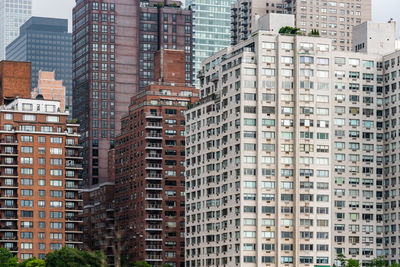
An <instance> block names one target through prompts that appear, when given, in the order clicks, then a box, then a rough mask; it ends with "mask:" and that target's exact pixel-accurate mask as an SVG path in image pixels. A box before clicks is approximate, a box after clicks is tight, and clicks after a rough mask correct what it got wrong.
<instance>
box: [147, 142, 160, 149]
mask: <svg viewBox="0 0 400 267" xmlns="http://www.w3.org/2000/svg"><path fill="white" fill-rule="evenodd" d="M150 147H151V148H162V145H161V143H147V144H146V148H150Z"/></svg>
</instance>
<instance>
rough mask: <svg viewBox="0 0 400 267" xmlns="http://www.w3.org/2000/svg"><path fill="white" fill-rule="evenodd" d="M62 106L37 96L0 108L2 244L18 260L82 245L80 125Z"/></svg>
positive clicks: (0, 211)
mask: <svg viewBox="0 0 400 267" xmlns="http://www.w3.org/2000/svg"><path fill="white" fill-rule="evenodd" d="M60 109H61V107H60V102H58V101H51V100H43V97H40V96H38V97H37V98H36V99H25V98H18V99H15V100H14V101H12V102H11V103H10V104H8V105H4V106H2V107H1V109H0V124H1V130H0V136H1V137H0V139H1V142H0V161H1V163H0V195H1V198H0V216H1V220H0V229H1V230H0V246H1V247H4V248H7V249H9V250H10V251H11V252H12V253H13V254H15V255H17V256H18V259H19V260H25V259H28V258H31V257H36V258H41V259H44V257H45V255H46V254H47V253H49V252H51V251H53V250H55V249H60V248H61V247H63V246H70V247H79V246H80V245H81V243H82V242H81V233H82V232H81V231H80V226H79V224H80V222H81V220H80V219H79V215H80V213H81V212H82V204H81V203H82V200H81V199H80V189H79V182H80V181H81V177H80V176H79V173H80V171H81V170H82V165H81V160H82V158H81V157H80V156H79V148H80V147H79V145H78V138H79V134H78V133H77V130H78V126H79V125H77V124H69V123H68V122H67V116H68V113H67V112H61V111H60Z"/></svg>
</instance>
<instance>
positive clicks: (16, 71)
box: [0, 60, 31, 105]
mask: <svg viewBox="0 0 400 267" xmlns="http://www.w3.org/2000/svg"><path fill="white" fill-rule="evenodd" d="M16 97H21V98H30V97H31V63H30V62H17V61H8V60H3V61H0V104H1V105H3V104H8V103H10V102H11V101H12V100H14V99H15V98H16Z"/></svg>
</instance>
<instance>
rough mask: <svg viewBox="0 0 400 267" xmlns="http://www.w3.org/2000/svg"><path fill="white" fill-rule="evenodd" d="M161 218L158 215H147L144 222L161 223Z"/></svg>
mask: <svg viewBox="0 0 400 267" xmlns="http://www.w3.org/2000/svg"><path fill="white" fill-rule="evenodd" d="M162 220H163V218H162V216H161V215H160V214H147V215H146V221H160V222H161V221H162Z"/></svg>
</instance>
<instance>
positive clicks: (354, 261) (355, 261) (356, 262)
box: [346, 259, 360, 267]
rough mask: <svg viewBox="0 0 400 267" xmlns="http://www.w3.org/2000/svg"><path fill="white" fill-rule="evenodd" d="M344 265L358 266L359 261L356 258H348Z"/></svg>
mask: <svg viewBox="0 0 400 267" xmlns="http://www.w3.org/2000/svg"><path fill="white" fill-rule="evenodd" d="M346 267H360V263H359V262H358V261H357V260H353V259H348V260H347V264H346Z"/></svg>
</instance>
